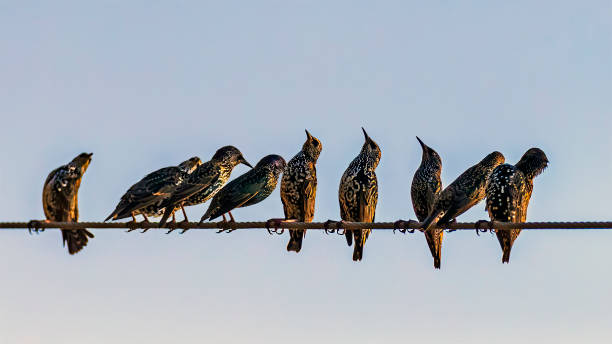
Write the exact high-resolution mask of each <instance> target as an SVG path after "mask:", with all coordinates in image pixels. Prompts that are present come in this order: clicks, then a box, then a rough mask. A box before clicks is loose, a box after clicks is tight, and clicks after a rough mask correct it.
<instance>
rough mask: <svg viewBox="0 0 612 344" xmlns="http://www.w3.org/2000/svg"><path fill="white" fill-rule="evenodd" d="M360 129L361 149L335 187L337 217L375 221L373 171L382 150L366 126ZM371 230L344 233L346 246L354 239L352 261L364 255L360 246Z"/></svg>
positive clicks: (375, 198)
mask: <svg viewBox="0 0 612 344" xmlns="http://www.w3.org/2000/svg"><path fill="white" fill-rule="evenodd" d="M361 130H363V135H364V136H365V142H364V144H363V146H362V147H361V152H359V155H357V157H356V158H355V159H353V161H352V162H351V163H350V165H349V167H348V168H347V169H346V171H344V174H343V175H342V179H341V180H340V187H339V190H338V200H339V201H340V217H341V218H342V220H343V221H351V222H374V218H375V214H376V203H377V202H378V180H377V179H376V172H375V170H376V166H378V162H379V161H380V155H381V152H380V148H379V147H378V145H377V144H376V142H374V140H372V139H371V138H370V136H368V133H366V131H365V129H363V128H361ZM371 231H372V230H371V229H358V230H347V231H346V232H345V236H346V242H347V244H348V245H349V246H351V245H352V242H353V238H354V239H355V248H354V250H353V260H354V261H358V260H361V259H362V258H363V246H364V245H365V242H366V240H367V239H368V236H369V235H370V232H371Z"/></svg>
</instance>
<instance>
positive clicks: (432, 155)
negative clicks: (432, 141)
mask: <svg viewBox="0 0 612 344" xmlns="http://www.w3.org/2000/svg"><path fill="white" fill-rule="evenodd" d="M417 140H418V141H419V143H420V144H421V148H422V150H423V154H422V156H421V165H420V166H419V168H418V169H417V170H416V172H415V173H414V177H413V178H412V187H411V188H410V195H411V196H412V207H413V208H414V213H415V214H416V216H417V219H419V221H420V222H422V221H424V220H425V219H426V218H427V215H429V214H430V213H431V211H432V210H433V207H434V202H435V199H436V197H437V195H438V194H439V193H440V190H442V179H441V178H440V173H442V159H440V156H439V155H438V153H437V152H436V151H435V150H433V149H432V148H431V147H429V146H427V145H426V144H425V143H423V141H421V139H420V138H418V137H417ZM443 235H444V231H443V230H442V229H435V230H433V231H426V232H425V239H426V240H427V245H428V246H429V250H430V251H431V255H432V257H433V259H434V267H435V268H436V269H439V268H440V260H441V256H442V237H443Z"/></svg>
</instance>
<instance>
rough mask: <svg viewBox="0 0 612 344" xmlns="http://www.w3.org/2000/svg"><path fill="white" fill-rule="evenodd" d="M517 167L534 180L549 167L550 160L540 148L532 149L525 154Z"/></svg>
mask: <svg viewBox="0 0 612 344" xmlns="http://www.w3.org/2000/svg"><path fill="white" fill-rule="evenodd" d="M515 166H516V168H518V169H519V170H520V171H522V172H523V173H524V174H525V175H526V176H527V177H528V178H534V177H536V176H537V175H539V174H540V173H542V172H543V171H544V169H545V168H546V167H547V166H548V158H547V157H546V154H544V151H542V150H541V149H540V148H531V149H529V150H528V151H526V152H525V154H523V156H522V157H521V160H519V162H517V163H516V165H515Z"/></svg>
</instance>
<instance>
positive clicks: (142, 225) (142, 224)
mask: <svg viewBox="0 0 612 344" xmlns="http://www.w3.org/2000/svg"><path fill="white" fill-rule="evenodd" d="M138 226H139V227H140V228H142V231H141V232H140V233H146V232H147V231H148V230H149V229H151V228H153V227H151V222H149V220H146V219H145V220H142V221H140V223H138Z"/></svg>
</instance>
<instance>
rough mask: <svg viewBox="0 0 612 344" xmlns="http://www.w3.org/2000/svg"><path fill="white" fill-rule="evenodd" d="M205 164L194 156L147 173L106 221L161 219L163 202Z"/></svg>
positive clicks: (122, 197)
mask: <svg viewBox="0 0 612 344" xmlns="http://www.w3.org/2000/svg"><path fill="white" fill-rule="evenodd" d="M201 164H202V161H201V160H200V158H198V157H192V158H190V159H189V160H186V161H183V162H182V163H180V164H179V165H178V166H170V167H164V168H160V169H159V170H157V171H154V172H151V173H149V174H147V175H146V176H145V177H144V178H142V179H141V180H140V181H138V182H137V183H136V184H134V185H132V186H131V187H130V188H129V189H128V190H127V191H126V192H125V194H123V196H121V200H120V201H119V204H117V207H115V210H114V211H113V212H112V213H111V214H110V215H108V217H107V218H106V219H105V220H104V221H108V220H111V219H112V220H119V219H123V218H127V217H132V220H133V221H134V222H136V215H142V216H143V217H144V222H145V223H146V222H149V219H148V217H147V216H161V215H162V211H163V208H162V207H161V204H162V202H163V201H164V200H165V199H166V198H168V197H170V195H171V193H172V191H174V190H175V189H176V188H177V187H178V186H179V185H181V184H182V183H183V182H184V181H185V180H186V179H187V177H188V176H189V174H190V173H191V172H193V171H194V170H195V169H196V167H198V166H199V165H201Z"/></svg>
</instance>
